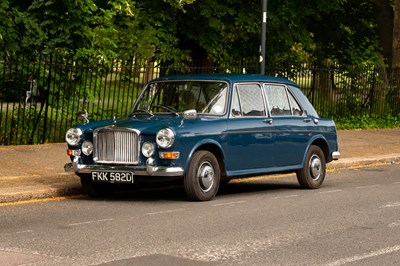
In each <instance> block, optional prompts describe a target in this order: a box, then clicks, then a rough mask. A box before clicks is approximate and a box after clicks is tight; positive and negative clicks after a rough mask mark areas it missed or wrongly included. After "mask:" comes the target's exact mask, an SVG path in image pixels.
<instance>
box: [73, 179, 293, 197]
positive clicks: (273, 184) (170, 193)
mask: <svg viewBox="0 0 400 266" xmlns="http://www.w3.org/2000/svg"><path fill="white" fill-rule="evenodd" d="M293 189H300V186H299V185H298V183H297V182H295V181H294V180H289V181H288V180H279V179H278V180H262V181H247V180H245V181H236V180H233V181H231V182H230V183H228V184H221V186H220V188H219V191H218V194H217V196H216V198H218V197H221V196H235V195H239V194H240V195H244V194H254V193H259V192H262V193H264V192H269V191H278V190H293ZM79 200H86V201H97V200H103V201H144V202H153V201H154V202H157V201H188V198H187V197H186V195H185V191H184V188H183V186H182V185H181V184H168V185H165V184H164V185H162V184H160V185H154V184H153V185H141V186H134V187H131V188H126V187H125V188H123V187H114V188H113V189H112V191H111V193H110V195H108V196H106V197H94V198H93V197H88V196H84V197H81V198H79Z"/></svg>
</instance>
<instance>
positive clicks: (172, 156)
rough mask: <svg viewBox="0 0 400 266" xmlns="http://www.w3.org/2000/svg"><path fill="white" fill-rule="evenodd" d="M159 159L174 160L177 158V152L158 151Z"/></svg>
mask: <svg viewBox="0 0 400 266" xmlns="http://www.w3.org/2000/svg"><path fill="white" fill-rule="evenodd" d="M159 156H160V159H167V160H176V159H179V152H178V151H171V152H167V151H162V152H160V153H159Z"/></svg>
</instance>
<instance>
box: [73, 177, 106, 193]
mask: <svg viewBox="0 0 400 266" xmlns="http://www.w3.org/2000/svg"><path fill="white" fill-rule="evenodd" d="M79 177H80V178H81V184H82V189H83V192H84V193H85V194H87V195H88V196H89V197H92V198H96V197H104V196H108V195H110V193H111V190H110V187H109V186H107V185H109V184H105V183H96V182H93V181H92V180H91V176H90V175H80V176H79Z"/></svg>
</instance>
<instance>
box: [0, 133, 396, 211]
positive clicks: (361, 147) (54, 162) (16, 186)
mask: <svg viewBox="0 0 400 266" xmlns="http://www.w3.org/2000/svg"><path fill="white" fill-rule="evenodd" d="M338 134H339V144H340V149H341V155H342V156H341V159H340V160H338V161H334V162H332V163H330V164H328V168H330V169H343V168H349V167H360V166H361V167H362V166H368V165H377V164H393V163H396V164H397V163H400V128H394V129H372V130H341V131H339V133H338ZM66 149H67V146H66V144H65V143H55V144H43V145H29V146H28V145H21V146H0V203H5V202H19V201H23V200H31V199H41V198H48V197H60V196H68V195H79V194H80V193H81V192H82V189H81V185H80V182H79V178H78V177H77V176H75V175H74V174H72V173H65V172H64V164H65V163H67V162H69V158H68V156H67V155H66ZM399 178H400V175H399Z"/></svg>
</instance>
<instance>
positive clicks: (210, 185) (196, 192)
mask: <svg viewBox="0 0 400 266" xmlns="http://www.w3.org/2000/svg"><path fill="white" fill-rule="evenodd" d="M220 180H221V173H220V167H219V164H218V160H217V158H215V156H214V155H213V154H212V153H211V152H208V151H197V152H195V153H194V154H193V157H192V160H191V161H190V164H189V168H188V170H187V172H186V175H185V177H184V179H183V183H184V187H185V192H186V195H187V196H188V197H189V198H190V199H191V200H195V201H208V200H211V199H213V198H214V197H215V195H216V194H217V192H218V188H219V183H220Z"/></svg>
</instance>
